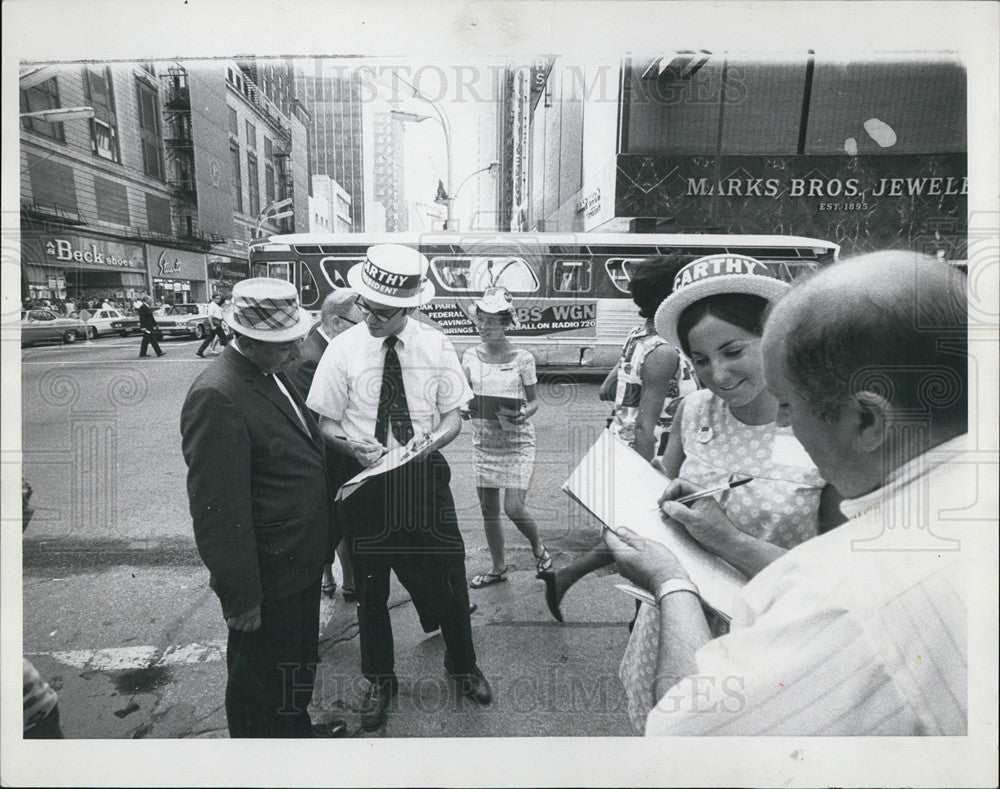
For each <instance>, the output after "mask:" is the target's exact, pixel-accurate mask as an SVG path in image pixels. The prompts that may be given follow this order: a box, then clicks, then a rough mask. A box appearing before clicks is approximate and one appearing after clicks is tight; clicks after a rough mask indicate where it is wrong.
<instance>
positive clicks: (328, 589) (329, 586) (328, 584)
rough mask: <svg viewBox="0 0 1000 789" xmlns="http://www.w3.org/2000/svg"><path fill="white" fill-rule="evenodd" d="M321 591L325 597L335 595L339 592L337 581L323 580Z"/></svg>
mask: <svg viewBox="0 0 1000 789" xmlns="http://www.w3.org/2000/svg"><path fill="white" fill-rule="evenodd" d="M320 591H322V592H323V597H333V596H334V595H335V594H337V582H336V581H323V585H322V586H321V587H320Z"/></svg>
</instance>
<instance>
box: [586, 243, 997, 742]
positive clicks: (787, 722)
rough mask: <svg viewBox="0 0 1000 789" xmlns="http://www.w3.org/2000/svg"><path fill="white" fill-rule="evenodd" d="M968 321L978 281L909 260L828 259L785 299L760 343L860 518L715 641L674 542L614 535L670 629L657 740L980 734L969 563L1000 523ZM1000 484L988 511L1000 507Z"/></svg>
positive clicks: (754, 586)
mask: <svg viewBox="0 0 1000 789" xmlns="http://www.w3.org/2000/svg"><path fill="white" fill-rule="evenodd" d="M966 332H967V313H966V280H965V277H964V275H962V274H961V273H960V272H959V271H958V270H956V269H954V268H953V267H951V266H950V265H948V264H945V263H941V262H938V261H936V260H934V259H932V258H929V257H927V256H922V255H917V254H915V253H910V252H889V253H879V254H874V255H867V256H864V257H861V258H858V259H856V260H854V261H849V262H845V263H840V264H837V265H834V266H831V267H830V268H827V269H825V270H823V271H822V272H820V273H819V274H818V275H816V276H814V277H811V278H809V279H808V280H806V281H803V282H801V283H799V284H798V285H796V286H795V287H793V288H792V290H791V291H790V292H789V293H788V295H787V296H786V297H785V298H784V299H783V300H782V301H781V302H779V303H778V305H777V306H776V308H775V310H774V312H773V314H772V315H771V316H770V318H769V319H768V322H767V326H766V328H765V332H764V338H763V350H764V368H765V377H766V379H767V384H768V388H770V390H771V391H772V392H773V393H774V394H775V396H776V397H777V398H778V400H779V403H780V410H779V415H778V422H779V424H782V423H783V424H790V425H791V426H792V429H793V430H794V432H795V436H796V438H798V440H799V441H800V442H801V444H802V445H803V446H804V447H805V449H806V450H807V451H808V452H809V455H810V456H811V457H812V459H813V461H814V462H815V463H816V466H817V468H818V469H819V471H820V473H821V474H822V475H823V476H824V477H825V478H826V479H827V480H828V481H829V482H830V483H831V484H832V485H834V486H835V487H836V488H837V490H838V492H840V493H841V494H842V495H843V496H844V497H845V501H844V502H843V504H842V507H841V508H842V510H843V511H844V514H845V515H847V516H848V518H849V520H848V521H847V523H845V524H844V525H842V526H840V527H838V528H837V529H834V530H833V531H831V532H828V533H827V534H824V535H821V536H819V537H815V538H813V539H812V540H809V541H807V542H805V543H803V544H802V545H799V546H798V547H796V548H794V549H792V550H791V551H789V552H788V553H787V554H786V555H785V556H783V557H781V558H780V559H778V560H777V561H775V562H774V563H772V564H771V565H769V566H768V567H766V568H765V569H764V570H763V571H762V572H760V573H759V574H758V575H756V576H755V577H754V578H753V579H752V580H751V581H750V582H749V583H748V584H747V585H746V587H744V589H743V590H742V591H741V592H740V593H739V594H738V595H737V597H736V599H735V601H734V604H733V618H732V626H731V629H730V632H729V633H728V634H727V635H724V636H722V637H720V638H717V639H714V640H710V637H709V632H708V627H707V625H706V623H705V617H704V614H703V613H702V608H701V601H700V600H699V598H698V595H697V589H696V588H694V587H693V586H692V584H691V583H690V579H688V576H687V572H686V570H685V568H684V567H683V566H681V565H680V563H679V562H678V561H677V559H676V558H675V557H674V555H673V554H672V553H671V552H670V551H668V550H667V549H666V548H663V547H662V546H659V545H657V544H655V543H651V542H646V541H644V540H639V539H637V538H629V537H627V536H626V535H619V536H617V537H616V536H615V535H614V534H610V535H609V536H607V537H606V541H607V543H608V545H609V547H610V548H611V549H612V550H613V551H614V553H615V557H616V560H617V561H618V565H619V568H620V569H621V571H622V573H623V574H625V575H626V576H628V577H630V578H631V579H632V580H633V581H634V582H636V583H638V584H640V585H642V586H644V587H645V588H646V589H648V590H649V591H651V592H652V593H653V595H654V597H656V599H657V601H658V604H659V609H660V610H659V614H660V617H661V632H662V633H664V634H669V638H663V639H661V643H660V647H659V656H658V662H657V680H656V682H655V687H654V689H653V690H654V695H655V697H656V698H657V699H658V703H657V705H656V707H655V708H654V709H653V710H652V711H651V712H650V714H649V716H648V718H647V721H646V734H647V735H653V734H663V735H727V734H729V735H755V734H757V735H761V734H763V735H962V734H965V733H966V731H967V728H968V694H967V684H968V677H967V670H968V644H967V637H966V629H967V594H968V590H967V582H968V572H969V565H970V562H971V560H972V559H974V558H975V557H976V555H977V553H978V551H977V548H976V543H981V542H982V541H983V540H984V539H985V535H986V534H987V532H986V531H985V530H987V529H994V528H995V522H993V523H989V522H984V521H983V519H982V518H981V517H979V516H978V515H979V514H981V513H979V514H977V513H975V512H971V511H970V510H969V498H968V488H967V478H968V475H969V470H970V465H969V464H970V463H973V464H974V463H975V460H976V458H975V456H974V455H973V454H972V453H970V451H969V450H970V447H969V446H967V443H966V439H967V436H966V432H967V425H968V417H967V408H968V378H967V365H968V358H967V348H968V341H967V336H966ZM972 468H974V466H972ZM690 490H691V488H690V486H689V485H687V484H686V483H680V482H678V483H674V484H673V485H672V486H671V487H670V488H668V490H667V492H666V494H665V495H666V496H667V497H668V498H676V497H678V496H680V495H683V494H684V493H686V492H689V491H690ZM979 492H980V495H984V494H985V491H983V490H982V489H980V491H979ZM990 495H991V496H992V501H985V502H984V501H982V500H981V501H980V502H978V504H977V507H978V508H981V509H982V511H983V512H993V513H995V510H996V505H995V497H996V490H995V488H994V489H993V490H992V493H991V494H990ZM662 508H663V512H664V514H665V515H667V516H669V517H670V518H673V519H674V520H676V521H678V522H680V523H682V524H684V525H685V526H686V527H687V528H688V529H689V530H690V531H692V533H694V534H697V533H699V532H701V531H702V530H706V529H712V530H717V531H718V532H724V531H725V530H726V529H727V527H729V529H730V530H731V526H730V525H729V524H728V522H727V521H726V520H725V514H724V513H723V512H722V511H721V509H720V508H719V507H718V505H717V504H715V503H714V502H712V501H711V500H704V501H702V502H700V503H698V504H695V505H693V506H692V507H691V508H688V507H685V506H683V505H681V504H678V503H676V502H674V501H665V502H664V503H663V504H662ZM987 542H988V540H987Z"/></svg>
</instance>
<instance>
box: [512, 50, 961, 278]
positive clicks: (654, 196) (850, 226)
mask: <svg viewBox="0 0 1000 789" xmlns="http://www.w3.org/2000/svg"><path fill="white" fill-rule="evenodd" d="M526 75H530V77H531V79H532V81H531V83H530V87H531V88H532V90H531V91H530V92H529V90H528V89H527V86H526V85H522V83H524V76H526ZM514 76H515V79H512V81H511V87H512V91H511V96H512V99H517V98H520V99H522V101H523V105H522V107H521V109H520V110H518V111H514V110H516V109H517V108H516V107H515V106H514V105H513V101H512V102H511V109H512V112H511V113H510V117H511V119H512V120H511V124H510V135H509V136H510V139H511V141H512V153H514V154H516V156H512V157H511V159H512V164H514V165H516V164H517V163H518V162H527V163H528V169H529V173H528V176H529V177H528V178H527V179H525V178H524V175H523V172H522V170H523V164H522V165H520V166H513V167H512V169H511V171H510V172H511V176H512V177H514V176H516V177H517V181H516V182H515V183H514V184H513V186H514V187H518V188H520V193H519V192H518V188H514V189H512V190H511V193H512V195H511V201H510V202H511V204H512V209H513V210H512V216H511V227H517V226H518V225H521V226H522V228H523V229H525V230H544V231H559V232H567V231H569V232H632V233H725V234H765V235H801V236H810V237H814V238H819V239H822V240H824V241H831V242H834V243H837V244H839V245H840V247H841V255H842V256H844V257H846V256H849V255H852V254H859V253H863V252H868V251H872V250H875V249H886V248H899V247H905V248H910V249H919V250H921V251H924V252H928V253H931V254H936V255H938V256H940V257H943V258H946V259H949V260H954V261H962V260H964V259H965V257H966V256H967V239H966V233H967V222H968V195H967V192H968V180H967V179H968V165H967V157H966V147H967V133H966V123H967V114H966V96H967V85H966V83H967V80H966V73H965V69H964V67H963V66H962V64H961V63H959V62H958V61H956V60H954V59H951V58H949V57H947V56H944V55H942V56H919V57H918V56H914V57H912V58H895V59H886V60H884V61H877V60H869V61H865V62H847V61H844V60H843V59H837V58H832V57H829V56H827V57H822V56H819V55H815V54H813V53H811V52H810V53H805V52H804V53H802V54H801V55H797V56H794V57H793V56H789V57H786V58H783V59H780V60H777V59H776V60H771V61H766V60H756V59H751V58H749V57H738V56H733V55H727V54H725V53H721V54H720V53H710V52H707V51H700V52H697V53H695V52H676V53H668V54H666V55H664V56H662V57H657V58H646V59H641V58H638V59H632V60H626V61H624V62H621V63H615V62H608V63H605V64H595V63H594V62H587V63H579V64H576V63H572V62H567V61H565V60H564V59H558V60H556V61H555V62H554V63H549V64H547V69H546V70H544V71H539V70H538V69H534V70H531V71H529V70H528V69H524V70H523V74H520V75H519V74H515V75H514ZM518 79H520V82H518ZM536 85H538V86H540V88H539V90H538V91H537V92H536V91H535V90H533V89H534V88H535V86H536ZM519 86H521V87H520V90H519V91H518V90H514V89H515V88H518V87H519ZM538 94H541V95H538ZM916 99H919V100H916ZM526 115H527V116H529V117H530V124H529V128H528V132H529V133H528V135H526V136H525V135H524V134H523V131H524V121H523V118H524V117H525V116H526ZM518 124H520V127H521V131H522V134H521V135H518V134H516V132H517V130H518ZM525 137H526V138H525ZM515 142H517V143H518V144H517V145H514V144H513V143H515ZM525 181H526V182H527V184H526V186H527V188H526V189H525ZM525 192H526V193H527V198H526V199H525V198H524V197H523V196H521V195H523V194H524V193H525ZM519 196H521V199H518V197H519ZM518 210H520V211H522V212H523V213H524V214H526V216H527V221H524V219H523V218H522V219H521V221H520V222H519V221H518V220H519V217H518Z"/></svg>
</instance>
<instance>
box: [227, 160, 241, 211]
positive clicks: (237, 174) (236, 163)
mask: <svg viewBox="0 0 1000 789" xmlns="http://www.w3.org/2000/svg"><path fill="white" fill-rule="evenodd" d="M229 153H230V155H231V156H232V159H233V189H234V190H235V193H236V194H235V197H236V210H237V211H242V210H243V174H242V172H241V168H240V146H239V145H237V144H236V143H232V144H230V146H229Z"/></svg>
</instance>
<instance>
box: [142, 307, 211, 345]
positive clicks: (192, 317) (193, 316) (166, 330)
mask: <svg viewBox="0 0 1000 789" xmlns="http://www.w3.org/2000/svg"><path fill="white" fill-rule="evenodd" d="M155 315H156V325H157V326H159V327H160V331H162V332H163V334H164V335H165V336H168V337H190V336H194V337H196V338H198V339H199V340H201V339H204V337H205V335H206V334H208V333H209V332H210V331H211V330H212V319H211V318H209V317H208V305H207V304H168V305H166V306H165V307H161V308H160V309H159V310H157V311H156V313H155Z"/></svg>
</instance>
